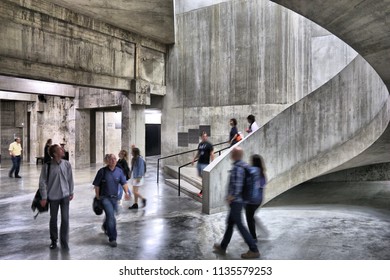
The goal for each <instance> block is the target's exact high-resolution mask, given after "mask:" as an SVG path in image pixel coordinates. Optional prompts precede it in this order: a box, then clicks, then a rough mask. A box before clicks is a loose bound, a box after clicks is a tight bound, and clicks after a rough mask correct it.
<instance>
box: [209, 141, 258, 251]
mask: <svg viewBox="0 0 390 280" xmlns="http://www.w3.org/2000/svg"><path fill="white" fill-rule="evenodd" d="M243 154H244V152H243V150H242V149H241V148H240V147H235V148H233V151H232V153H231V159H232V160H233V169H232V170H231V171H230V178H229V185H228V195H227V198H226V200H227V203H228V204H229V206H230V212H229V215H228V218H227V227H226V231H225V234H224V236H223V239H222V242H221V243H220V244H218V243H215V244H214V247H213V248H214V252H215V253H218V254H225V253H226V249H227V247H228V245H229V243H230V240H231V238H232V235H233V227H234V226H235V225H236V226H237V228H238V230H239V231H240V233H241V236H242V237H243V238H244V240H245V243H246V244H247V245H248V247H249V251H248V252H246V253H243V254H241V258H243V259H254V258H258V257H259V256H260V253H259V250H258V248H257V245H256V242H255V240H254V239H253V238H252V236H251V234H250V233H249V232H248V230H247V229H246V227H245V226H244V225H243V223H242V219H241V214H242V208H243V206H244V201H243V199H242V191H243V186H244V180H245V167H246V166H247V163H245V162H244V161H243V160H242V157H243Z"/></svg>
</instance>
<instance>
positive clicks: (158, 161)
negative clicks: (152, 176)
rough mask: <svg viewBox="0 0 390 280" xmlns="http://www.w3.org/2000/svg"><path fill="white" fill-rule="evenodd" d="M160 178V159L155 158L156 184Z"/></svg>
mask: <svg viewBox="0 0 390 280" xmlns="http://www.w3.org/2000/svg"><path fill="white" fill-rule="evenodd" d="M159 178H160V159H157V184H158V181H159Z"/></svg>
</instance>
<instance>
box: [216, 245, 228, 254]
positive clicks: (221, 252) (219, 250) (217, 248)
mask: <svg viewBox="0 0 390 280" xmlns="http://www.w3.org/2000/svg"><path fill="white" fill-rule="evenodd" d="M213 249H214V253H216V254H220V255H226V249H223V248H222V247H221V245H220V244H218V243H214V246H213Z"/></svg>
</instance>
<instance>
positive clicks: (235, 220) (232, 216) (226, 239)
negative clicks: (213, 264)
mask: <svg viewBox="0 0 390 280" xmlns="http://www.w3.org/2000/svg"><path fill="white" fill-rule="evenodd" d="M242 207H243V204H242V203H240V202H232V203H230V212H229V216H228V218H227V228H226V231H225V234H224V236H223V239H222V242H221V247H222V248H223V249H226V248H227V246H228V245H229V243H230V240H231V238H232V235H233V227H234V225H236V226H237V228H238V230H239V231H240V234H241V236H242V237H243V238H244V240H245V242H246V244H247V245H248V247H249V250H251V251H252V252H258V251H259V250H258V248H257V245H256V243H255V240H254V239H253V238H252V236H251V235H250V233H249V232H248V230H247V229H246V227H245V226H244V225H243V224H242V219H241V212H242Z"/></svg>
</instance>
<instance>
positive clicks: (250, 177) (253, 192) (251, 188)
mask: <svg viewBox="0 0 390 280" xmlns="http://www.w3.org/2000/svg"><path fill="white" fill-rule="evenodd" d="M242 167H243V168H244V170H245V178H244V185H243V187H242V199H243V201H244V202H246V203H253V204H258V203H259V204H260V203H261V201H262V198H263V186H264V185H265V184H264V182H263V184H262V181H261V179H260V172H259V170H258V168H254V167H252V166H250V165H248V164H245V165H243V166H242ZM263 181H264V180H263Z"/></svg>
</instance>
